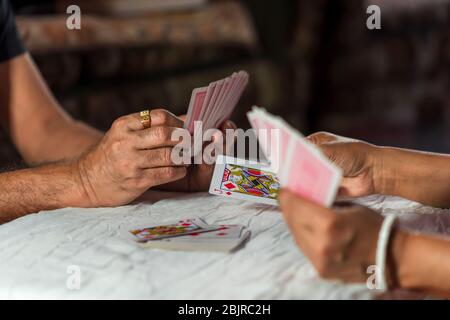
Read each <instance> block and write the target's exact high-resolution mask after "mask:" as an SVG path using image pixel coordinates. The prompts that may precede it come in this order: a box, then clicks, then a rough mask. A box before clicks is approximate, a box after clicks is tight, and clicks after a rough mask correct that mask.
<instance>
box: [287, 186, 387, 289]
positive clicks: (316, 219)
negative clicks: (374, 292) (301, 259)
mask: <svg viewBox="0 0 450 320" xmlns="http://www.w3.org/2000/svg"><path fill="white" fill-rule="evenodd" d="M279 201H280V205H281V209H282V212H283V216H284V218H285V220H286V223H287V224H288V226H289V228H290V230H291V232H292V235H293V237H294V239H295V242H296V243H297V245H298V246H299V247H300V249H301V250H302V252H303V253H304V254H305V255H306V256H307V257H308V258H309V260H310V261H311V262H312V264H313V265H314V267H315V268H316V270H317V272H318V273H319V274H320V276H322V277H323V278H327V279H339V280H343V281H347V282H366V281H367V279H368V277H369V276H370V275H371V274H370V273H369V274H368V273H367V268H368V267H369V266H370V265H374V264H375V253H376V246H377V239H378V231H379V229H380V226H381V223H382V221H383V218H382V216H381V215H379V214H378V213H376V212H375V211H373V210H371V209H368V208H365V207H362V206H357V205H345V206H336V207H334V208H333V209H328V208H325V207H322V206H320V205H317V204H315V203H313V202H310V201H308V200H305V199H303V198H301V197H299V196H297V195H295V194H293V193H291V192H289V191H286V190H282V191H281V192H280V195H279Z"/></svg>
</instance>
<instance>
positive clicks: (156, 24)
mask: <svg viewBox="0 0 450 320" xmlns="http://www.w3.org/2000/svg"><path fill="white" fill-rule="evenodd" d="M12 3H13V6H14V8H15V12H16V15H17V24H18V26H19V29H20V32H21V34H22V37H23V39H24V42H25V44H26V46H27V48H28V50H29V51H30V52H31V54H32V55H33V57H34V59H35V61H36V63H37V64H38V66H39V68H40V70H41V72H42V73H43V75H44V77H45V79H46V80H47V82H48V84H49V85H50V87H51V89H52V90H53V92H54V94H55V95H56V96H57V98H58V99H59V101H60V102H61V103H62V105H63V106H64V107H65V108H66V109H67V111H68V112H69V113H70V114H72V115H73V116H74V117H75V118H77V119H81V120H84V121H86V122H88V123H90V124H92V125H93V126H95V127H97V128H100V129H102V130H107V129H108V128H109V126H110V125H111V123H112V122H113V121H114V119H116V118H117V117H119V116H121V115H124V114H128V113H131V112H137V111H140V110H141V109H144V108H154V107H159V106H163V107H166V108H168V109H169V110H171V111H172V112H173V113H175V114H184V113H186V111H187V106H188V103H189V99H190V94H191V91H192V89H193V88H195V87H200V86H203V85H206V84H208V83H209V82H211V81H214V80H216V79H219V78H222V77H224V76H227V75H228V74H230V73H231V72H233V71H235V70H239V69H243V70H246V71H248V72H249V74H250V75H251V82H250V86H249V88H248V89H247V91H246V92H245V95H244V97H243V99H242V100H241V101H240V103H239V105H238V107H237V109H236V111H235V112H234V114H233V118H232V119H233V120H235V122H236V123H237V124H238V125H239V126H241V127H244V128H248V127H249V124H248V121H247V119H246V116H245V113H246V112H247V111H248V110H249V109H250V108H251V106H252V105H253V104H256V105H259V106H262V107H265V108H266V109H268V110H269V111H270V112H272V113H274V114H278V115H281V116H283V117H284V118H285V119H286V120H287V121H288V122H290V123H291V124H292V125H293V126H295V127H297V128H298V129H300V130H301V131H302V132H303V133H304V134H309V133H312V132H315V131H318V130H327V131H331V132H334V133H337V134H342V135H346V136H351V137H356V138H360V139H364V140H367V141H370V142H373V143H376V144H382V145H392V146H400V147H408V148H415V149H421V150H428V151H437V152H447V153H450V90H449V89H450V86H449V76H450V1H447V0H415V1H414V0H409V1H408V0H352V1H344V0H276V1H275V0H274V1H258V0H241V1H238V0H234V1H231V0H80V1H77V0H13V1H12ZM71 4H77V5H79V6H80V8H81V11H82V21H81V26H82V29H81V30H68V29H67V28H66V19H67V17H68V15H67V14H66V8H67V7H68V6H69V5H71ZM370 4H377V5H379V6H380V7H381V26H382V29H381V30H368V29H367V27H366V20H367V18H368V16H369V15H368V14H367V13H366V9H367V7H368V6H369V5H370ZM0 148H1V149H0V164H1V165H4V164H8V163H12V162H18V161H20V157H19V156H18V154H17V152H16V151H15V150H14V148H13V147H12V145H11V144H10V142H9V141H8V138H7V137H6V136H5V135H4V134H3V133H1V134H0Z"/></svg>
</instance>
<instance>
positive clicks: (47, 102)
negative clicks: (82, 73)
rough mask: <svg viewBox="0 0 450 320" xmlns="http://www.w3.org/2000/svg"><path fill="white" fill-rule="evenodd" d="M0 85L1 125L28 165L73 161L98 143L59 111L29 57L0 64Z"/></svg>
mask: <svg viewBox="0 0 450 320" xmlns="http://www.w3.org/2000/svg"><path fill="white" fill-rule="evenodd" d="M0 83H2V84H3V83H4V84H5V85H2V86H0V122H1V124H2V125H3V127H4V128H5V129H6V130H7V131H8V132H9V134H10V136H11V138H12V140H13V142H14V144H15V145H16V147H17V149H18V150H19V152H20V154H21V155H22V157H23V158H24V159H25V161H26V162H27V163H33V164H35V163H45V162H54V161H57V160H61V159H67V158H73V157H76V156H78V155H79V154H81V153H83V152H84V151H85V150H86V149H87V148H89V147H90V146H92V145H93V144H95V143H96V142H98V141H99V140H100V138H101V136H102V133H101V132H99V131H97V130H95V129H93V128H92V127H89V126H87V125H85V124H82V123H80V122H77V121H74V120H73V119H72V117H71V116H70V115H69V114H68V113H67V112H65V111H64V110H63V109H62V108H61V106H60V105H59V103H58V101H57V100H56V99H55V98H54V96H53V95H52V93H51V92H50V90H49V89H48V87H47V85H46V84H45V82H44V81H43V79H42V77H41V75H40V73H39V71H38V69H37V68H36V66H35V65H34V63H33V61H32V59H31V57H30V56H29V55H28V54H23V55H21V56H19V57H16V58H14V59H12V60H9V61H7V62H5V63H2V64H0Z"/></svg>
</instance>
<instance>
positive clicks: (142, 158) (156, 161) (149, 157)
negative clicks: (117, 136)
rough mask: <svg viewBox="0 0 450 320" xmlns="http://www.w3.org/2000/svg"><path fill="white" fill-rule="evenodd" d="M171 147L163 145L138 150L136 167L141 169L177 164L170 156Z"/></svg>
mask: <svg viewBox="0 0 450 320" xmlns="http://www.w3.org/2000/svg"><path fill="white" fill-rule="evenodd" d="M173 150H174V149H173V148H172V147H163V148H157V149H151V150H139V151H138V156H139V160H138V161H139V163H138V167H139V168H141V169H149V168H161V167H172V166H178V165H177V164H175V163H174V161H173V157H172V151H173Z"/></svg>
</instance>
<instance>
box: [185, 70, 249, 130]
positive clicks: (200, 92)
mask: <svg viewBox="0 0 450 320" xmlns="http://www.w3.org/2000/svg"><path fill="white" fill-rule="evenodd" d="M248 81H249V76H248V74H247V72H245V71H239V72H235V73H233V74H232V75H231V76H229V77H227V78H225V79H222V80H219V81H215V82H212V83H210V84H209V86H207V87H202V88H197V89H194V91H193V92H192V96H191V101H190V103H189V110H188V113H187V116H186V122H185V124H184V128H185V129H187V130H189V132H190V133H191V134H192V133H194V125H195V122H196V121H201V122H202V127H203V130H204V131H206V130H208V129H212V128H218V127H219V126H220V125H221V124H222V123H223V122H224V121H225V120H227V119H228V118H229V117H230V116H231V113H232V112H233V110H234V108H235V107H236V105H237V103H238V101H239V99H240V97H241V96H242V93H243V92H244V90H245V88H246V87H247V84H248Z"/></svg>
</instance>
